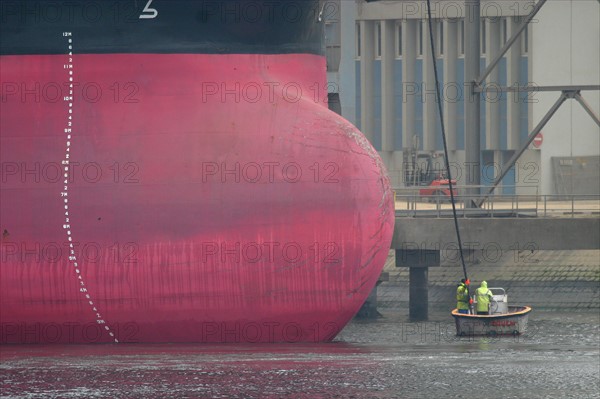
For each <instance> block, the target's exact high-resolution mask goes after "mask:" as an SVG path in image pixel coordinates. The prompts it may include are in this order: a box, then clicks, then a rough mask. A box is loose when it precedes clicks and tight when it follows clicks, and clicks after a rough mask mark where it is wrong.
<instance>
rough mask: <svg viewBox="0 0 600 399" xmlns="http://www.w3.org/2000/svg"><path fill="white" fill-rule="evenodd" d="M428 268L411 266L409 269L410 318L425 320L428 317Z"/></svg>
mask: <svg viewBox="0 0 600 399" xmlns="http://www.w3.org/2000/svg"><path fill="white" fill-rule="evenodd" d="M428 275H429V268H427V267H411V268H410V269H409V282H410V283H409V284H410V286H409V298H410V299H409V301H408V314H409V317H410V319H411V320H413V321H421V320H427V319H428V317H429V290H428V287H429V280H428Z"/></svg>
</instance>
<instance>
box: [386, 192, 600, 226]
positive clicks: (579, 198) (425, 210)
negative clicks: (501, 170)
mask: <svg viewBox="0 0 600 399" xmlns="http://www.w3.org/2000/svg"><path fill="white" fill-rule="evenodd" d="M481 187H482V188H484V187H485V186H481ZM468 188H472V187H467V186H457V187H456V193H457V194H455V196H454V199H455V203H456V210H457V214H458V216H459V217H463V218H468V217H492V218H494V217H517V218H518V217H563V218H564V217H571V218H575V217H600V195H598V194H589V195H586V194H573V195H564V194H563V195H540V194H539V192H538V189H537V188H535V187H531V186H528V187H527V191H528V192H529V193H528V194H494V195H490V196H489V197H487V199H486V201H485V202H484V203H483V205H482V206H481V207H480V208H477V207H475V206H473V204H476V203H478V202H479V201H480V200H481V199H483V197H484V196H485V195H484V194H480V195H470V194H463V193H466V192H468V191H467V189H468ZM505 188H506V186H505ZM512 188H513V187H511V191H515V192H519V190H518V188H519V187H518V186H514V190H512ZM423 189H427V187H426V186H423V187H409V188H399V189H395V190H394V198H395V204H396V216H401V217H452V204H451V203H450V196H449V195H446V194H449V193H446V194H443V193H442V192H439V191H438V193H437V194H436V195H423ZM442 189H443V188H442ZM446 191H447V190H446ZM481 191H482V192H483V190H481Z"/></svg>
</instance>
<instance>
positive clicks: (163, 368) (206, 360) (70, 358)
mask: <svg viewBox="0 0 600 399" xmlns="http://www.w3.org/2000/svg"><path fill="white" fill-rule="evenodd" d="M599 327H600V316H599V315H598V313H597V312H587V313H585V312H584V313H581V312H579V313H566V312H549V311H546V312H543V311H536V310H535V309H534V311H533V312H532V313H531V315H530V320H529V327H528V328H529V329H528V332H527V333H526V334H525V335H522V336H515V337H457V336H456V335H455V328H454V321H453V319H452V317H450V315H449V313H446V312H434V313H432V314H431V315H430V320H429V321H427V322H409V321H407V317H406V314H402V313H399V312H397V313H392V312H390V313H385V314H384V317H383V318H380V319H378V320H376V321H373V322H361V321H353V322H352V323H350V324H349V325H348V326H347V327H346V328H345V329H344V330H343V331H342V333H341V334H340V335H339V336H338V337H337V338H336V339H335V341H334V342H332V343H327V344H273V345H199V344H185V345H183V344H177V345H166V344H164V345H146V344H103V345H92V344H90V345H71V346H67V345H60V346H56V345H55V346H51V345H43V346H42V345H25V346H21V345H4V346H1V347H0V355H1V366H0V382H1V392H0V395H1V397H2V398H137V397H139V398H164V397H172V398H467V397H471V398H473V397H485V398H487V399H491V398H529V399H535V398H586V399H587V398H600V333H599Z"/></svg>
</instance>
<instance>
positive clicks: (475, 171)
mask: <svg viewBox="0 0 600 399" xmlns="http://www.w3.org/2000/svg"><path fill="white" fill-rule="evenodd" d="M480 15H481V14H480V0H465V84H467V85H468V88H467V90H465V92H466V95H467V98H466V99H465V100H466V101H465V169H466V173H465V176H466V182H465V183H466V185H467V186H472V187H471V188H468V189H467V198H469V196H473V197H477V196H478V195H479V185H480V182H481V164H480V157H481V138H480V125H479V123H480V118H481V104H480V99H481V93H480V92H478V91H476V90H475V88H476V86H477V79H478V77H479V70H480V68H479V65H480V62H481V55H480V44H479V41H480V40H479V20H480ZM474 206H475V203H474V201H472V200H468V199H467V200H466V203H465V207H467V208H473V207H474Z"/></svg>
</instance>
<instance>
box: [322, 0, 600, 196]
mask: <svg viewBox="0 0 600 399" xmlns="http://www.w3.org/2000/svg"><path fill="white" fill-rule="evenodd" d="M431 4H432V10H431V16H432V20H433V21H432V22H433V24H432V25H433V39H434V43H435V49H436V54H435V58H434V57H432V54H431V52H430V51H431V50H430V33H429V24H428V19H427V2H426V1H414V0H407V1H404V0H394V1H364V0H356V1H340V0H338V1H333V2H326V3H325V6H324V8H323V14H324V16H325V20H326V36H327V50H328V78H329V89H330V92H331V91H336V90H337V92H338V93H339V98H340V103H341V111H342V115H343V116H344V117H345V118H347V119H348V120H350V121H351V122H353V123H354V124H355V125H356V126H358V127H359V128H360V129H361V130H362V131H363V132H364V134H365V135H366V136H367V137H368V138H369V140H370V141H371V143H372V144H373V145H374V147H375V148H376V149H377V151H379V153H380V155H381V156H382V158H383V160H384V163H385V165H386V166H387V168H388V171H389V173H390V177H391V180H392V186H393V187H397V188H402V187H406V186H407V184H406V183H407V182H406V176H407V174H406V169H407V167H408V165H409V160H410V159H414V158H411V157H414V156H415V154H422V155H425V154H430V155H432V156H433V157H434V159H435V157H436V156H438V155H439V154H441V153H442V151H443V146H442V138H441V134H440V123H439V119H438V114H437V103H436V97H435V81H434V68H433V66H434V63H435V65H436V66H437V69H438V74H439V79H440V85H441V92H442V104H443V114H444V124H445V129H446V134H447V138H448V149H449V150H450V155H449V158H450V163H451V170H452V173H453V176H452V177H453V178H456V179H457V180H458V184H459V185H461V184H466V181H465V177H466V172H467V169H468V168H469V167H472V165H469V164H468V163H467V164H465V98H466V97H467V96H468V95H469V86H468V84H465V46H466V43H467V42H468V39H469V38H468V37H466V35H465V33H466V32H465V15H466V12H465V11H466V10H465V2H464V1H432V2H431ZM536 4H538V3H537V2H535V1H530V0H510V1H504V0H502V1H488V0H481V2H480V10H481V18H480V28H479V30H480V54H481V62H480V71H481V72H483V71H484V70H485V68H486V65H489V64H490V63H491V62H492V60H493V59H494V57H495V56H496V55H497V54H498V53H499V51H500V49H501V48H502V47H503V46H504V44H505V43H506V42H507V40H509V38H510V37H511V36H512V35H513V33H515V32H516V31H517V30H518V28H519V27H520V26H521V24H522V23H523V21H524V20H525V17H526V16H527V15H529V14H530V13H531V12H532V11H533V10H534V8H535V7H536ZM599 38H600V2H598V1H597V0H550V1H547V2H545V4H543V5H542V6H541V8H540V9H539V12H538V13H537V14H536V15H535V17H534V18H533V19H532V20H531V22H530V23H529V24H528V25H527V28H526V29H525V30H524V31H523V32H522V33H521V34H520V35H519V38H518V40H517V41H516V42H515V44H513V45H512V46H511V47H510V49H509V50H508V51H507V52H506V53H505V54H504V56H503V57H502V58H501V59H500V61H499V63H498V65H497V66H496V67H495V68H494V69H493V70H491V72H490V73H489V75H488V76H487V78H486V79H485V81H484V82H483V84H482V88H483V90H482V93H481V100H480V103H481V108H480V109H481V111H480V112H481V119H480V143H481V144H480V162H481V163H480V165H479V168H480V175H481V180H480V181H481V185H490V184H492V182H493V181H494V179H495V178H496V177H498V176H499V174H500V173H501V172H503V167H505V165H506V163H507V162H508V160H509V159H510V158H511V157H512V156H513V155H514V154H515V152H516V151H518V150H519V149H520V148H521V146H522V145H523V143H525V142H526V140H527V137H528V135H529V133H530V132H531V131H532V130H533V129H534V127H535V126H536V125H537V124H538V123H539V121H540V120H541V119H542V118H543V117H544V115H546V113H547V112H548V110H549V109H550V108H551V107H552V105H553V104H554V103H555V102H556V101H557V99H558V98H559V96H560V95H561V91H560V90H557V91H541V90H540V91H528V92H519V91H515V92H506V91H502V90H499V88H500V87H513V88H524V87H542V86H555V87H563V88H564V87H566V86H568V87H569V88H572V87H575V86H585V87H586V88H588V89H589V88H590V86H598V85H599V84H600V69H599V68H600V67H599V65H600V42H599V41H600V39H599ZM332 89H333V90H332ZM581 96H582V98H583V99H584V100H585V102H586V103H587V105H588V106H589V108H591V110H592V111H593V113H595V115H596V118H597V115H598V114H599V113H600V91H598V90H597V89H593V87H592V90H582V91H581ZM437 159H439V160H441V159H442V158H437ZM599 159H600V127H599V126H598V125H597V122H595V121H594V119H593V117H590V115H588V113H587V112H586V110H585V109H584V107H582V106H581V104H579V103H578V102H577V101H575V100H573V99H570V100H568V101H565V102H564V104H562V106H561V107H560V108H559V109H558V111H557V112H556V113H555V114H554V115H553V116H552V118H551V119H550V120H549V122H548V123H547V124H546V125H545V126H544V128H543V129H542V131H541V133H540V134H539V135H537V136H536V138H535V140H534V141H533V142H532V143H531V144H530V145H529V146H528V147H527V149H526V150H525V151H524V153H523V155H522V156H521V157H520V158H519V160H518V161H517V163H516V164H515V166H514V167H513V168H510V170H509V171H508V173H507V174H506V176H505V177H504V179H503V180H502V183H501V185H500V189H499V190H498V191H497V192H500V193H503V194H539V195H555V194H557V195H568V194H598V193H599V192H600V183H599V180H600V177H599V172H598V170H599V169H600V165H599ZM442 166H443V163H442Z"/></svg>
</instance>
